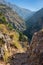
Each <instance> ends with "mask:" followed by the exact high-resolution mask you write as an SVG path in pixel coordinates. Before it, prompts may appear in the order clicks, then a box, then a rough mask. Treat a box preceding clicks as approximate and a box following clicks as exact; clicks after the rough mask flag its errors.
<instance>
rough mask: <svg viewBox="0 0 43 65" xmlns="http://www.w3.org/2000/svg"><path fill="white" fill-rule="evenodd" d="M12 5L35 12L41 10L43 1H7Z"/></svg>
mask: <svg viewBox="0 0 43 65" xmlns="http://www.w3.org/2000/svg"><path fill="white" fill-rule="evenodd" d="M7 1H8V2H10V3H12V4H16V5H18V6H19V7H22V8H26V9H29V10H32V11H37V10H39V9H41V8H43V0H7Z"/></svg>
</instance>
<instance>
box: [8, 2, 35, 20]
mask: <svg viewBox="0 0 43 65" xmlns="http://www.w3.org/2000/svg"><path fill="white" fill-rule="evenodd" d="M7 5H8V6H9V7H11V8H12V9H13V10H14V11H16V13H17V14H18V15H19V16H20V17H21V18H22V19H24V20H27V19H28V18H30V17H31V16H32V15H33V14H34V13H35V12H33V11H31V10H28V9H25V8H21V7H19V6H17V5H15V4H14V5H12V4H11V3H7Z"/></svg>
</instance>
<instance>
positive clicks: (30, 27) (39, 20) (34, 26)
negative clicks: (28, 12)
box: [26, 8, 43, 37]
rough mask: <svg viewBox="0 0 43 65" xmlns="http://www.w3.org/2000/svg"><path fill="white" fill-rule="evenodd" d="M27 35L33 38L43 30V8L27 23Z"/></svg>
mask: <svg viewBox="0 0 43 65" xmlns="http://www.w3.org/2000/svg"><path fill="white" fill-rule="evenodd" d="M26 25H27V30H26V34H27V35H28V36H29V37H31V36H32V35H33V33H34V32H36V31H39V30H40V29H42V28H43V8H42V9H40V10H39V11H37V12H36V13H35V14H34V15H33V16H32V17H31V18H30V19H28V20H27V21H26Z"/></svg>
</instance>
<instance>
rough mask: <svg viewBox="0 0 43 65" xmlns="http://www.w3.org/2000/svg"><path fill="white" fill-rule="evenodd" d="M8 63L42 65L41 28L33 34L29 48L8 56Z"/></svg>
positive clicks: (42, 33) (12, 64) (42, 43)
mask: <svg viewBox="0 0 43 65" xmlns="http://www.w3.org/2000/svg"><path fill="white" fill-rule="evenodd" d="M10 65H43V30H41V31H39V32H36V33H35V34H34V35H33V38H32V41H31V44H30V48H28V50H27V52H25V53H17V54H15V55H13V56H12V57H11V58H10Z"/></svg>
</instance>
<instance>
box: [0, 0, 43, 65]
mask: <svg viewBox="0 0 43 65" xmlns="http://www.w3.org/2000/svg"><path fill="white" fill-rule="evenodd" d="M5 3H6V2H5V0H1V1H0V65H43V8H42V9H41V10H39V11H38V12H36V13H35V14H34V15H33V16H32V17H31V18H30V19H29V20H27V21H24V20H23V19H22V18H21V17H20V16H19V15H20V14H21V13H20V14H19V15H18V14H17V12H16V10H15V11H14V10H13V9H12V6H10V5H8V4H9V3H6V4H7V5H6V4H5ZM14 8H15V7H14ZM16 8H17V7H16ZM18 9H19V8H18ZM18 9H17V10H18ZM20 10H21V12H22V13H24V12H27V10H26V9H25V10H24V9H21V8H20V9H19V11H20ZM19 11H18V13H19ZM22 16H23V15H22ZM26 35H27V36H26Z"/></svg>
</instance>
